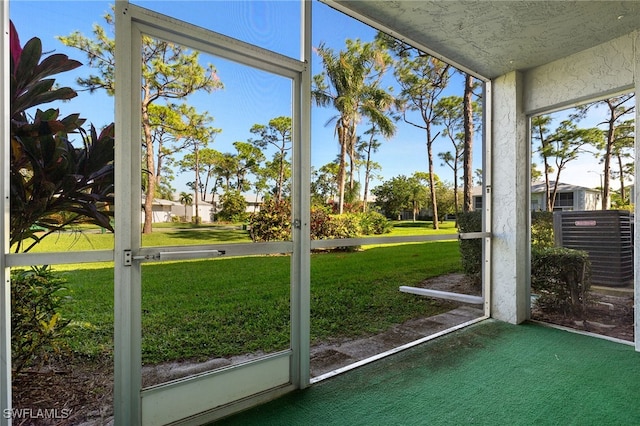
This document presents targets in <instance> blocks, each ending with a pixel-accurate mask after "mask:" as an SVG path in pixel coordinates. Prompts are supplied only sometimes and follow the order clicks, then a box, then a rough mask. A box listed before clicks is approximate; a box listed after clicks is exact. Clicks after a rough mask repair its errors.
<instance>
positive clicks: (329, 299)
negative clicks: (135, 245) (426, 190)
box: [39, 222, 460, 363]
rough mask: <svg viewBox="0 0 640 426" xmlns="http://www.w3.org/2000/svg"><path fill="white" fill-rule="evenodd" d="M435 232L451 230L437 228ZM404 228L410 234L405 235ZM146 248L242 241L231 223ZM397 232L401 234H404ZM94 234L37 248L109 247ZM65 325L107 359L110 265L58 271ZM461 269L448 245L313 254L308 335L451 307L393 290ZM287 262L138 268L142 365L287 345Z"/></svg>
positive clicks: (362, 328) (350, 330)
mask: <svg viewBox="0 0 640 426" xmlns="http://www.w3.org/2000/svg"><path fill="white" fill-rule="evenodd" d="M400 225H401V226H396V227H395V230H394V232H393V233H392V234H387V235H428V234H429V233H433V232H434V231H433V230H432V229H431V223H427V222H416V223H413V222H412V223H411V225H410V226H402V224H400ZM444 225H445V226H442V228H444V229H443V230H442V231H440V233H444V234H446V233H453V232H455V229H453V228H452V226H446V225H449V223H446V224H444ZM407 230H410V231H411V233H406V232H407ZM158 231H159V232H154V233H153V234H151V235H149V236H144V237H145V238H146V242H148V243H149V244H147V245H158V244H170V245H174V244H175V245H179V244H186V243H187V242H188V243H191V244H193V243H196V244H202V243H206V242H209V243H215V242H229V241H237V242H242V241H246V242H248V241H249V238H248V236H247V235H246V231H242V230H241V229H239V228H238V227H236V228H230V227H228V226H227V227H198V228H196V229H194V227H181V228H165V229H162V230H158ZM405 233H406V234H405ZM109 240H110V241H111V244H112V241H113V237H112V236H111V235H108V234H102V233H100V232H86V233H84V234H82V235H78V234H73V233H63V234H60V235H59V236H57V237H54V236H51V237H48V238H47V239H45V240H44V242H43V243H42V245H41V247H39V250H41V251H45V250H47V249H49V250H51V249H56V248H57V249H58V250H59V249H60V247H62V246H63V245H64V244H67V243H70V242H73V243H74V245H75V247H74V250H85V249H88V247H90V248H93V249H96V248H101V249H104V248H109V247H108V241H109ZM57 270H59V271H61V273H63V274H64V276H65V278H66V279H67V281H68V283H67V288H68V290H67V295H68V296H69V297H70V300H69V302H68V303H67V304H66V306H65V307H64V310H63V312H62V313H63V316H64V317H66V318H69V319H72V320H73V322H72V325H71V326H70V327H69V329H68V341H69V346H70V348H71V349H72V350H73V351H74V352H75V353H77V354H81V355H86V356H99V355H107V356H111V355H112V347H113V269H112V265H111V264H87V265H84V264H80V265H60V266H58V267H57ZM459 270H460V254H459V248H458V242H457V241H442V242H428V243H419V244H403V245H394V246H383V247H381V246H368V247H365V249H364V250H361V251H356V252H325V253H316V254H313V255H312V258H311V339H312V342H319V341H322V340H326V339H330V338H340V337H356V336H364V335H370V334H373V333H376V332H379V331H382V330H385V329H387V328H388V327H389V326H391V325H393V324H397V323H400V322H403V321H406V320H408V319H411V318H416V317H422V316H431V315H435V314H438V313H440V312H443V311H445V310H447V309H450V307H451V305H450V304H447V303H446V302H442V301H437V302H436V301H434V300H430V299H427V298H423V297H419V296H414V295H409V294H406V293H401V292H399V291H398V287H399V286H401V285H415V284H416V283H418V282H420V281H422V280H424V279H425V278H429V277H433V276H438V275H442V274H446V273H451V272H456V271H459ZM289 281H290V258H289V257H288V256H259V257H258V256H256V257H239V258H218V259H209V260H199V261H184V262H164V263H162V264H160V263H157V264H154V263H150V264H145V265H143V282H142V311H143V318H142V322H143V323H142V328H143V341H142V356H143V362H144V363H156V362H162V361H168V360H181V359H206V358H209V357H212V356H229V355H239V354H245V353H252V352H256V351H265V352H270V351H276V350H281V349H284V348H287V347H288V346H289V333H290V324H289V302H290V300H289V297H290V296H289V293H290V291H289V289H290V283H289Z"/></svg>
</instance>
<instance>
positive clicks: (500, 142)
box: [491, 72, 530, 324]
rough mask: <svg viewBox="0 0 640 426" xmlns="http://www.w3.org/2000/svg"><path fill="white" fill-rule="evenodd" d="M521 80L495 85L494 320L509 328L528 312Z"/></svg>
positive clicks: (514, 76) (509, 78)
mask: <svg viewBox="0 0 640 426" xmlns="http://www.w3.org/2000/svg"><path fill="white" fill-rule="evenodd" d="M522 77H523V76H522V74H521V73H519V72H511V73H509V74H507V75H504V76H502V77H499V78H497V79H495V80H494V81H493V86H492V88H493V101H492V104H493V107H492V117H491V119H492V121H493V125H492V127H493V135H492V136H493V138H492V139H493V149H492V152H493V157H492V161H491V163H492V182H493V183H492V199H491V201H492V211H493V216H492V233H493V238H492V245H491V316H492V317H494V318H496V319H499V320H502V321H507V322H510V323H514V324H517V323H520V322H522V321H524V320H525V319H527V316H528V313H529V309H528V302H527V298H528V297H529V280H528V279H527V277H528V275H529V270H530V265H529V260H528V259H529V251H528V244H529V236H528V235H529V219H528V218H529V182H530V179H529V161H523V160H528V158H529V143H528V139H527V119H526V116H525V115H524V114H523V113H522V93H523V92H522V88H523V85H522Z"/></svg>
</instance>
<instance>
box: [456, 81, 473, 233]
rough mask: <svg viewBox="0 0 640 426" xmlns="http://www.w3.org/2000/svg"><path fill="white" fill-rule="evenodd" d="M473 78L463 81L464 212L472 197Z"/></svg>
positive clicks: (469, 205) (468, 209)
mask: <svg viewBox="0 0 640 426" xmlns="http://www.w3.org/2000/svg"><path fill="white" fill-rule="evenodd" d="M472 89H473V77H472V76H470V75H469V74H467V75H466V77H465V81H464V98H463V99H464V104H463V108H464V111H463V112H464V115H463V120H464V154H463V159H462V168H463V170H464V172H463V174H464V178H463V180H464V182H463V188H464V189H463V192H464V195H463V203H464V204H463V206H462V210H463V211H464V212H470V211H471V210H473V196H472V194H471V188H473V103H472V95H473V90H472ZM456 195H457V194H456ZM457 208H458V207H457V204H456V223H457V220H458V219H457Z"/></svg>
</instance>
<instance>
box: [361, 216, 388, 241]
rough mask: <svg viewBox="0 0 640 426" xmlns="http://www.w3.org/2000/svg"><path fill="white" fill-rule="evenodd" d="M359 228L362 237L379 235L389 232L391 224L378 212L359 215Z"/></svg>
mask: <svg viewBox="0 0 640 426" xmlns="http://www.w3.org/2000/svg"><path fill="white" fill-rule="evenodd" d="M360 228H361V229H362V233H363V234H364V235H372V234H374V235H381V234H387V233H389V232H391V229H392V228H393V226H392V225H391V222H389V220H387V218H386V217H384V215H383V214H381V213H378V212H367V213H360Z"/></svg>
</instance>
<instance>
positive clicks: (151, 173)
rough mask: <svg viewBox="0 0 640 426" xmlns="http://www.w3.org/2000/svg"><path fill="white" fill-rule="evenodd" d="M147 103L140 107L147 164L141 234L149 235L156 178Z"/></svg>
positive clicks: (151, 226)
mask: <svg viewBox="0 0 640 426" xmlns="http://www.w3.org/2000/svg"><path fill="white" fill-rule="evenodd" d="M147 106H148V101H146V100H145V102H143V105H142V131H143V134H144V140H145V145H146V147H147V149H146V157H147V158H146V160H147V161H146V163H147V173H148V178H147V190H146V192H145V200H144V225H143V227H142V233H143V234H150V233H151V232H153V198H154V197H155V193H156V178H155V165H154V160H155V158H154V149H153V138H152V137H151V123H150V122H149V110H148V108H147Z"/></svg>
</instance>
